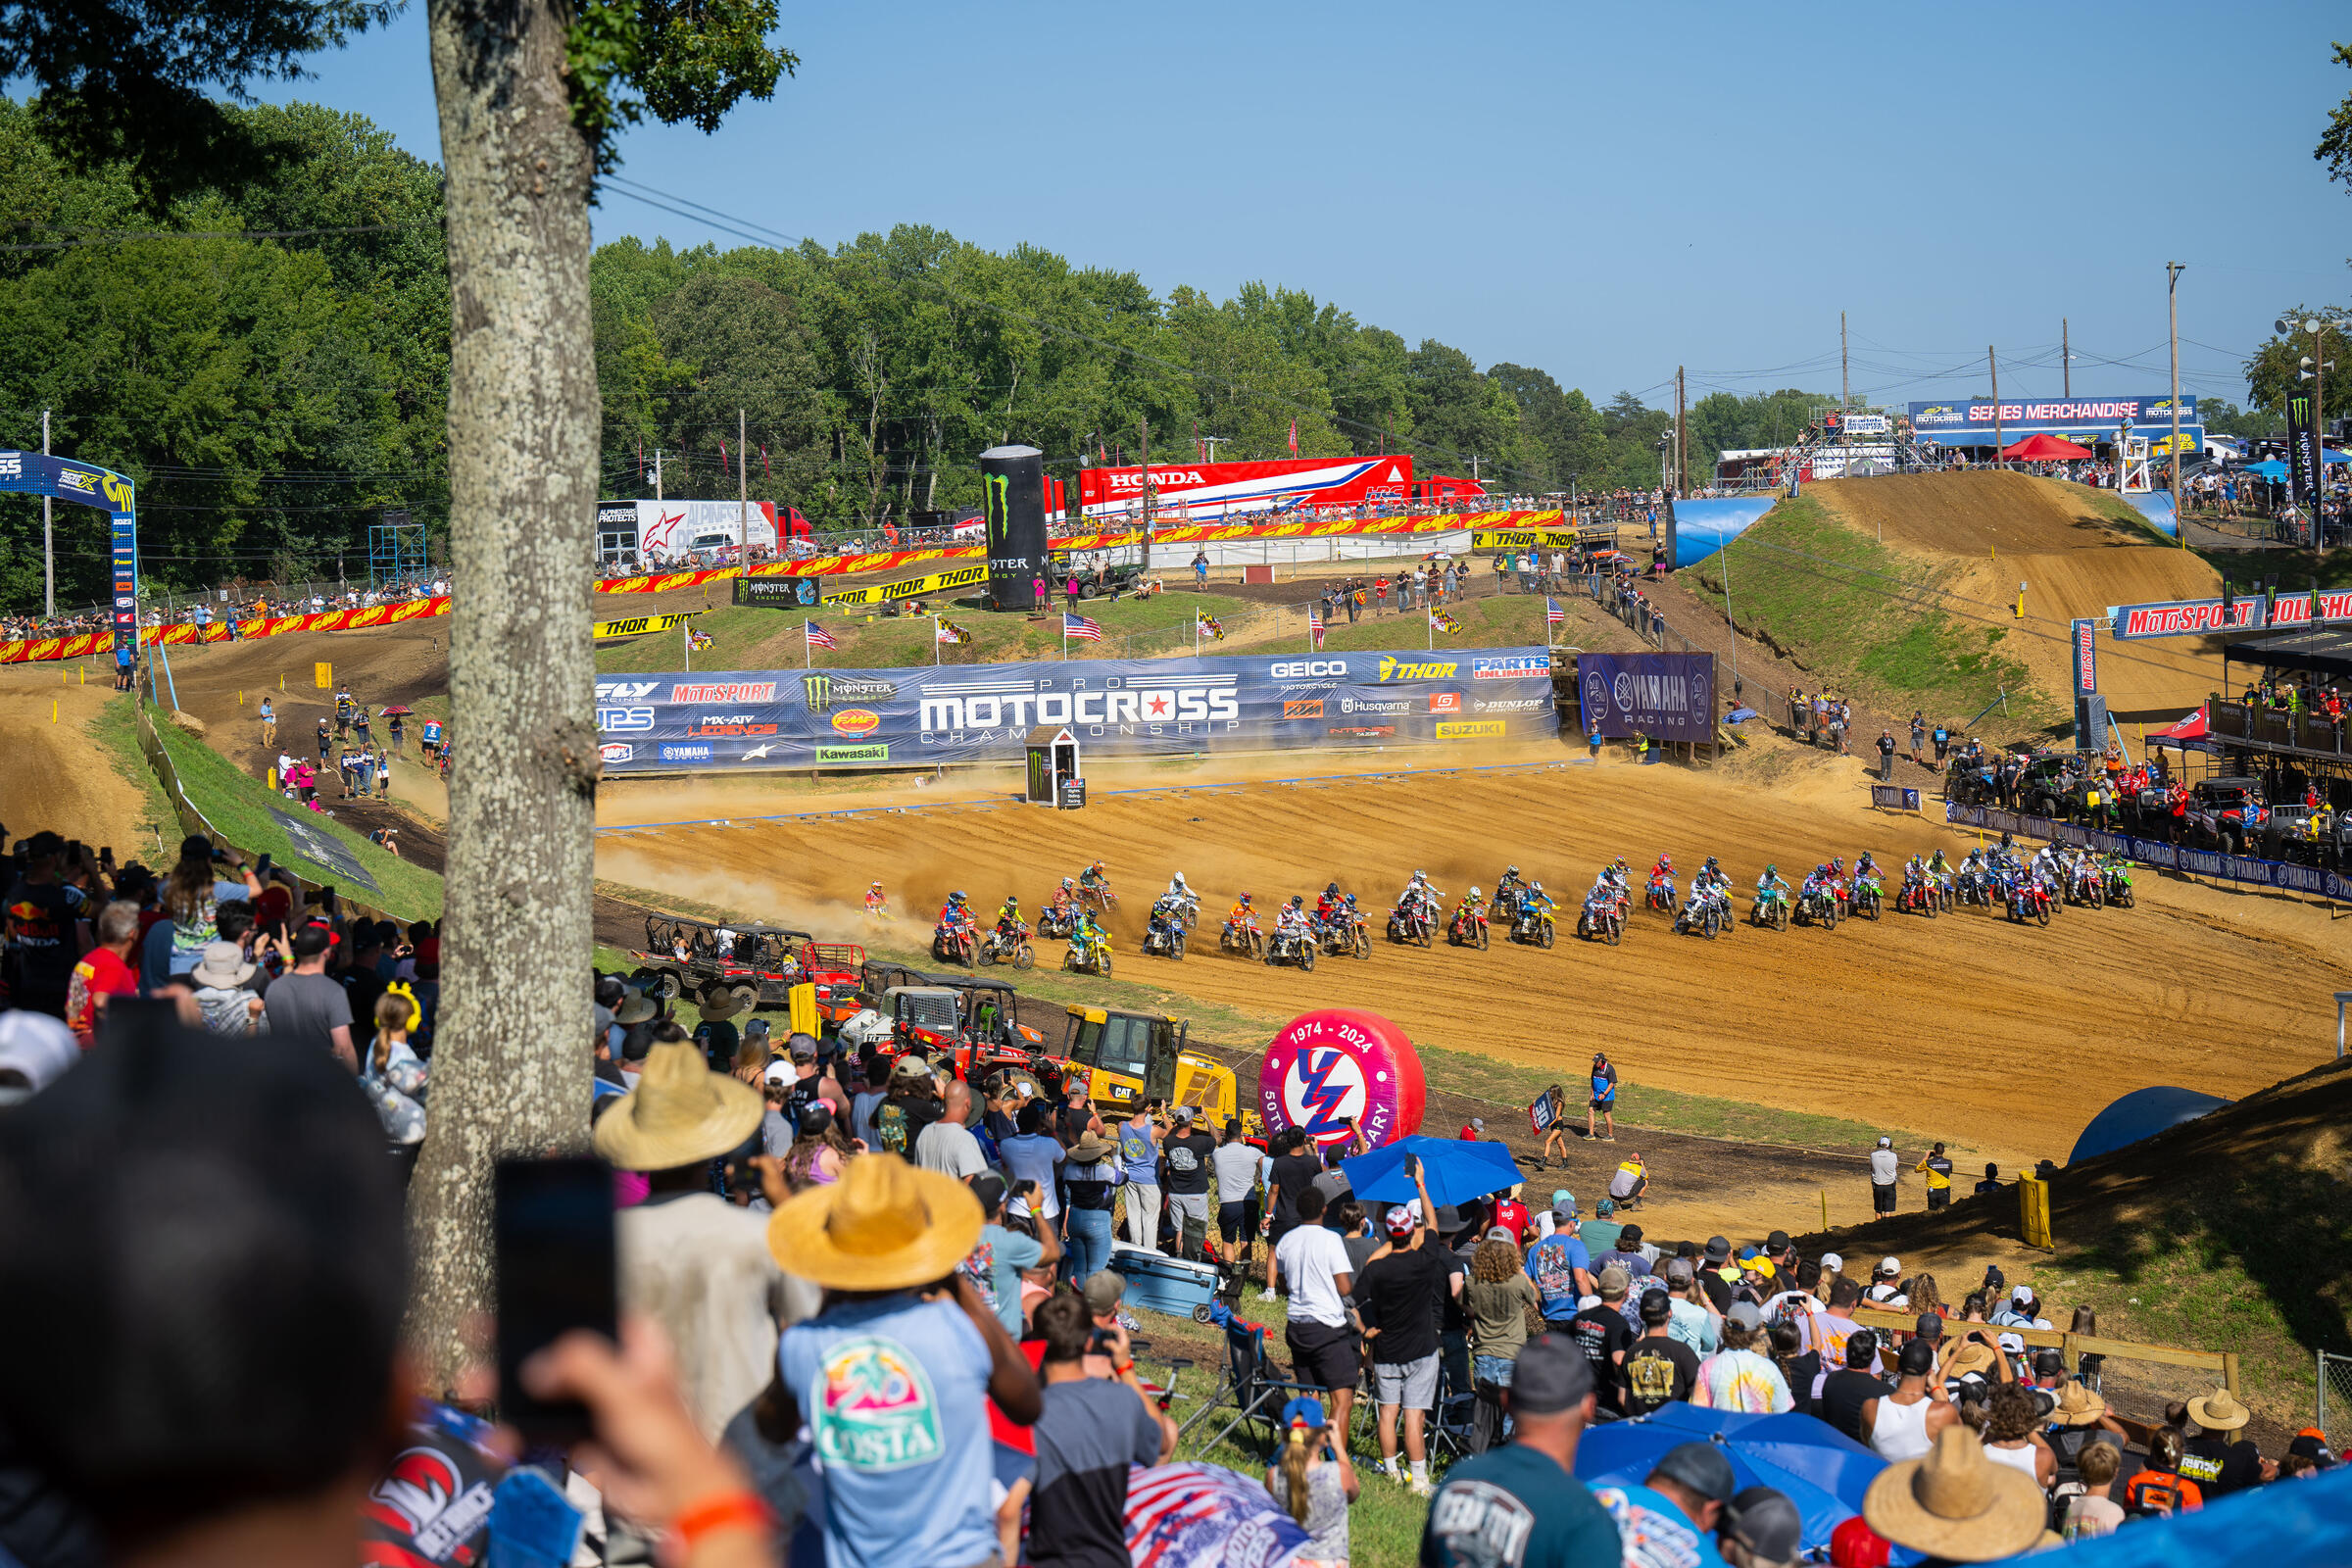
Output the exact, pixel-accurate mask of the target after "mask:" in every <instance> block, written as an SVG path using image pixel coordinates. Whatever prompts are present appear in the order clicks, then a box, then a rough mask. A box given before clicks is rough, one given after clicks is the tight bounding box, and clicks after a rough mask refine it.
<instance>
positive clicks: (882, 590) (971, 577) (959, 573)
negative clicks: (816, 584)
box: [817, 563, 988, 605]
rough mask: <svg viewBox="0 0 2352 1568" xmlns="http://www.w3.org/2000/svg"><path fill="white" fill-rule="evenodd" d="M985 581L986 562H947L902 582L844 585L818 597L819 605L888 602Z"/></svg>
mask: <svg viewBox="0 0 2352 1568" xmlns="http://www.w3.org/2000/svg"><path fill="white" fill-rule="evenodd" d="M986 581H988V566H987V564H985V563H983V564H979V565H974V566H950V567H949V568H948V569H947V570H945V571H935V572H933V573H931V574H930V575H929V576H927V577H909V578H907V580H906V581H905V582H886V583H881V584H879V585H877V586H875V587H872V588H844V589H843V590H842V591H841V592H839V593H837V594H827V595H825V597H824V598H822V599H820V600H818V601H817V603H818V604H820V605H887V604H894V603H896V602H897V601H899V600H901V599H914V598H919V597H920V596H922V595H924V594H935V593H938V592H940V591H941V590H943V589H948V588H969V587H970V586H972V584H974V583H978V582H986Z"/></svg>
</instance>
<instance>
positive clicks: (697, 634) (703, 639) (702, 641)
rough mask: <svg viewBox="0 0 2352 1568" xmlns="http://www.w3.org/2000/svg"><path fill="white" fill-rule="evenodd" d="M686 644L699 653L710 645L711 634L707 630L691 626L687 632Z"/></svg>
mask: <svg viewBox="0 0 2352 1568" xmlns="http://www.w3.org/2000/svg"><path fill="white" fill-rule="evenodd" d="M686 646H687V647H689V648H691V649H693V650H694V651H695V652H696V653H698V654H699V653H701V652H702V651H703V650H704V649H706V648H708V647H710V646H711V634H710V633H709V632H707V631H695V630H693V629H691V628H689V629H688V631H687V633H686Z"/></svg>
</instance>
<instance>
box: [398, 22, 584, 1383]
mask: <svg viewBox="0 0 2352 1568" xmlns="http://www.w3.org/2000/svg"><path fill="white" fill-rule="evenodd" d="M426 16H427V21H428V25H429V26H430V29H431V37H432V60H433V86H434V92H435V96H436V98H437V99H438V101H439V106H440V118H441V152H442V159H443V163H444V166H445V168H446V170H447V172H448V194H447V212H448V232H449V283H450V313H451V318H452V320H451V334H450V358H449V380H450V386H449V488H450V526H449V542H450V560H451V565H452V569H453V571H454V572H455V574H456V575H457V577H458V580H459V581H461V582H463V583H464V584H465V585H466V587H465V590H464V591H463V592H462V593H461V594H460V595H459V596H458V601H457V604H456V607H455V613H454V614H453V615H452V617H451V622H450V648H449V690H450V727H451V731H452V734H453V737H454V739H455V741H456V744H457V747H458V755H457V761H456V767H455V770H454V772H453V774H452V777H451V781H450V792H449V855H448V866H447V873H448V886H447V907H446V911H445V920H446V923H445V925H444V927H443V943H442V950H441V951H442V964H441V986H442V996H443V998H444V999H445V1000H444V1001H443V1004H442V1006H441V1012H440V1024H439V1029H438V1033H437V1035H436V1038H435V1041H434V1051H433V1062H432V1068H433V1090H432V1100H431V1111H430V1115H429V1117H428V1131H427V1132H426V1135H425V1142H424V1148H423V1150H422V1152H421V1156H420V1158H419V1159H418V1161H417V1173H416V1178H415V1181H414V1182H413V1184H412V1185H411V1188H410V1203H409V1244H410V1250H411V1251H412V1253H413V1254H414V1257H415V1269H416V1284H415V1289H414V1292H413V1296H412V1305H411V1307H410V1316H409V1340H410V1344H411V1346H412V1348H414V1350H415V1351H416V1352H417V1356H418V1358H419V1360H420V1362H421V1364H422V1367H423V1370H424V1372H425V1374H426V1376H427V1381H428V1385H429V1386H431V1387H434V1388H446V1387H448V1386H449V1385H450V1384H451V1383H452V1382H453V1380H454V1379H455V1377H456V1374H457V1372H458V1370H459V1368H460V1367H461V1366H463V1365H464V1364H465V1362H466V1359H467V1354H468V1350H467V1345H466V1335H465V1329H466V1324H467V1321H468V1319H469V1318H471V1317H472V1316H473V1315H474V1314H478V1313H484V1312H488V1311H490V1310H492V1309H493V1307H494V1305H495V1303H494V1302H493V1300H492V1299H491V1287H492V1276H491V1247H490V1187H491V1171H492V1166H493V1163H494V1162H495V1161H496V1160H497V1159H498V1158H500V1157H501V1156H503V1155H507V1154H543V1153H547V1152H555V1151H560V1150H576V1149H580V1148H583V1147H585V1145H586V1143H587V1140H588V1100H589V1077H590V1072H591V1065H590V1063H591V1047H590V1041H589V1028H590V1018H589V1007H590V1005H591V999H590V996H589V986H588V970H589V964H590V958H591V952H592V941H593V939H592V938H591V936H590V931H591V929H592V928H591V924H590V912H589V891H590V881H591V876H592V864H591V849H590V838H589V829H590V825H591V822H592V818H593V812H594V807H595V798H596V779H597V770H598V760H597V737H596V728H595V725H594V723H593V722H592V718H591V714H590V708H591V690H592V687H593V684H594V674H593V663H592V660H591V654H590V645H589V635H588V625H589V615H588V575H589V572H588V562H589V555H590V550H591V546H592V543H593V540H592V537H591V534H592V526H591V519H592V518H593V516H594V515H595V507H596V489H595V475H596V463H597V452H596V435H597V417H598V405H597V394H596V358H595V350H594V342H593V337H592V333H591V328H590V322H589V312H588V254H589V239H588V193H589V186H590V182H591V180H592V178H593V175H594V159H593V157H592V154H591V152H590V149H589V147H588V146H587V144H586V143H585V141H584V140H583V139H582V138H581V136H580V135H579V133H578V132H577V131H576V130H575V129H574V128H573V126H572V123H571V114H570V103H569V99H568V97H567V95H566V92H565V89H564V76H563V70H564V34H565V28H566V25H567V24H568V21H569V15H568V12H567V11H566V10H565V9H564V7H563V6H562V5H561V4H556V3H550V0H428V4H427V6H426Z"/></svg>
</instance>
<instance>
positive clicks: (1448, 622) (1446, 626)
mask: <svg viewBox="0 0 2352 1568" xmlns="http://www.w3.org/2000/svg"><path fill="white" fill-rule="evenodd" d="M1429 623H1430V624H1431V625H1432V626H1435V627H1437V628H1438V630H1440V631H1444V632H1457V631H1460V630H1461V629H1462V623H1461V622H1460V621H1458V620H1456V619H1454V618H1453V617H1452V616H1451V615H1448V614H1447V613H1446V612H1444V611H1443V610H1433V611H1431V612H1430V613H1429Z"/></svg>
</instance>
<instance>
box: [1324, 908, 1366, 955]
mask: <svg viewBox="0 0 2352 1568" xmlns="http://www.w3.org/2000/svg"><path fill="white" fill-rule="evenodd" d="M1315 945H1316V946H1317V947H1319V948H1320V949H1322V950H1323V952H1325V953H1327V954H1330V955H1332V956H1336V957H1342V958H1348V957H1355V958H1369V957H1370V956H1372V933H1371V932H1369V931H1366V930H1365V929H1364V918H1363V916H1362V915H1360V914H1335V915H1333V916H1332V917H1331V918H1330V919H1328V920H1318V921H1317V922H1315Z"/></svg>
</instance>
